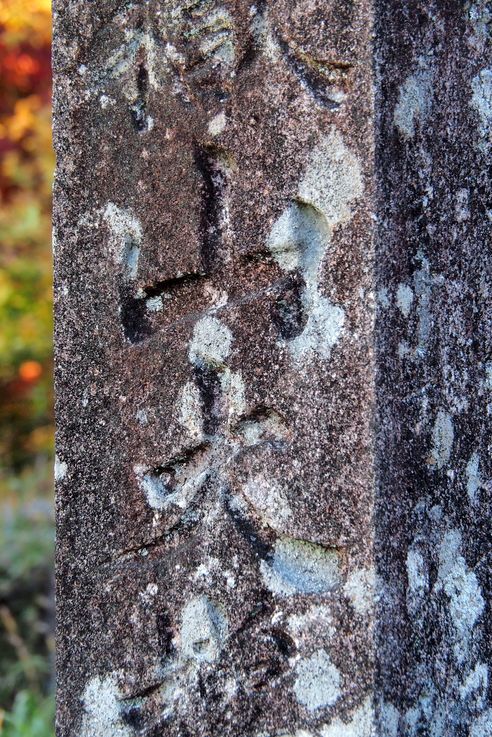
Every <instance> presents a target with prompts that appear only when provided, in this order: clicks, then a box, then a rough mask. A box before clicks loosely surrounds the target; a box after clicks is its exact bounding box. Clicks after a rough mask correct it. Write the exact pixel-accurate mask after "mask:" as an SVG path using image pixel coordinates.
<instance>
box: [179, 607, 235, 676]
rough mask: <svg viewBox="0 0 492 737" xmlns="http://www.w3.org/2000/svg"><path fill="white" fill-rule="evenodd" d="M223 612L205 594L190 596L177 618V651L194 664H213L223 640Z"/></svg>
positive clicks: (225, 627) (225, 636)
mask: <svg viewBox="0 0 492 737" xmlns="http://www.w3.org/2000/svg"><path fill="white" fill-rule="evenodd" d="M227 633H228V624H227V620H226V617H225V614H224V613H223V612H222V611H220V609H219V607H218V605H217V604H214V603H212V602H211V601H210V600H209V599H208V598H207V597H206V596H198V597H196V598H194V599H192V600H191V601H190V602H188V604H187V605H186V606H185V608H184V609H183V614H182V619H181V650H182V653H183V656H184V657H185V658H186V659H189V660H194V661H196V662H198V663H213V662H215V661H216V660H217V659H218V658H219V656H220V653H221V650H222V648H223V645H224V643H225V641H226V639H227Z"/></svg>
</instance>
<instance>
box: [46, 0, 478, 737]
mask: <svg viewBox="0 0 492 737" xmlns="http://www.w3.org/2000/svg"><path fill="white" fill-rule="evenodd" d="M375 5H376V7H374V4H373V3H369V2H364V1H363V0H360V1H354V0H342V1H341V2H338V3H334V2H331V0H330V2H327V1H326V0H323V1H322V0H279V1H278V2H265V1H264V0H260V1H259V2H257V3H256V5H253V4H251V3H246V2H243V0H236V1H235V2H232V0H224V1H223V2H217V1H216V0H175V1H173V2H167V3H166V2H162V0H146V1H142V2H139V3H136V2H135V3H123V2H121V1H119V0H101V1H100V2H98V3H83V2H81V0H55V54H54V66H55V146H56V150H57V155H58V166H57V177H56V185H55V216H54V219H55V266H56V268H55V282H56V284H55V291H56V344H57V358H56V364H57V369H56V373H57V418H58V419H57V424H58V437H57V462H56V469H55V475H56V478H57V505H58V576H57V578H58V684H59V698H58V737H75V736H77V737H116V736H117V737H133V736H134V735H145V737H160V736H161V735H162V736H166V737H167V736H168V735H169V737H192V736H193V737H195V735H196V736H202V737H219V736H220V737H339V736H340V735H344V736H347V737H374V736H375V735H377V737H379V735H389V736H390V737H397V736H399V735H415V736H416V735H423V734H429V735H434V734H435V735H436V737H437V736H438V735H441V734H442V735H443V736H444V735H446V737H447V736H448V735H456V736H458V735H461V734H463V732H460V731H459V730H460V729H461V727H462V726H463V725H467V726H469V725H471V724H472V721H473V720H475V721H474V722H473V723H474V724H475V725H478V727H476V729H475V727H473V729H475V732H470V735H471V737H482V735H486V734H487V733H486V732H485V731H483V730H485V729H486V727H483V729H482V727H481V726H480V725H481V724H482V722H480V719H482V720H483V719H486V715H485V717H484V716H483V713H482V712H483V709H484V708H485V703H486V700H485V699H486V693H485V692H486V685H487V665H486V661H487V652H486V646H485V645H484V644H483V643H484V642H486V639H483V640H480V638H479V628H480V627H481V626H482V625H483V627H485V624H484V622H485V616H484V615H485V608H486V603H485V602H486V592H485V587H486V584H487V581H486V573H487V563H488V562H489V561H490V558H489V557H488V556H489V552H488V551H487V550H486V549H485V542H486V538H485V536H484V535H485V533H484V530H485V522H484V519H485V518H484V513H483V508H484V503H485V494H486V492H487V484H486V478H487V476H486V462H487V458H486V456H485V451H486V447H487V442H488V436H487V432H486V428H485V423H484V422H483V417H484V416H485V409H484V408H485V407H486V393H487V391H489V392H490V388H491V387H492V379H491V376H492V368H491V365H492V364H491V365H488V364H487V363H486V356H487V350H486V347H485V341H486V340H489V338H488V335H487V333H486V322H485V316H484V315H483V314H481V313H480V300H483V299H484V294H485V291H486V289H487V284H488V283H487V274H486V272H485V265H484V254H483V251H484V248H483V244H484V240H483V238H484V229H485V221H486V216H485V214H486V212H487V207H489V208H490V201H487V199H486V197H487V194H486V188H487V186H488V181H487V180H486V178H485V174H484V173H483V172H484V171H485V160H486V156H487V152H488V147H489V143H490V133H491V131H492V119H491V116H490V109H491V106H490V100H491V94H492V82H491V79H492V76H491V75H492V72H488V71H487V70H486V69H485V70H484V69H482V67H481V64H482V63H483V62H482V61H481V62H479V61H475V62H474V61H472V60H473V59H475V60H479V59H480V58H481V57H482V56H483V53H484V50H485V46H486V43H487V31H488V26H487V23H488V21H489V16H488V15H487V13H488V11H487V8H486V4H485V3H482V5H483V7H482V6H481V5H480V2H478V3H476V4H474V5H470V6H467V7H466V8H464V7H463V8H455V9H450V8H449V7H448V5H449V4H448V3H444V2H443V1H441V2H435V3H434V5H432V3H431V4H429V3H426V4H425V5H422V6H421V5H420V4H419V3H417V2H414V3H413V2H412V3H410V4H409V3H402V2H397V1H396V0H395V1H394V2H389V3H377V4H375ZM434 6H435V7H434ZM465 59H469V61H467V62H466V64H464V60H465ZM373 69H376V74H375V73H374V72H373ZM374 100H375V101H376V106H375V104H374ZM464 127H466V136H465V140H463V128H464ZM460 172H461V173H460ZM457 173H458V174H457ZM481 173H482V174H481ZM480 175H481V176H482V179H480ZM376 295H377V297H378V308H377V310H376V308H375V297H376ZM479 361H481V362H482V363H480V364H479V363H478V362H479ZM489 384H490V386H489ZM478 387H480V389H479V388H478ZM479 392H481V394H480V393H479ZM478 402H481V406H480V407H478V406H477V403H478ZM468 438H469V440H468ZM472 446H473V447H472ZM480 540H481V541H482V542H481V543H480V542H478V541H480ZM474 541H476V542H475V544H474ZM376 574H377V575H376ZM375 582H377V585H375ZM464 612H466V616H465V615H464ZM483 637H484V638H486V633H484V635H483ZM481 643H482V644H481ZM480 710H482V711H480ZM439 720H441V721H439ZM441 722H442V725H443V726H442V730H441V732H439V731H432V730H439V729H440V726H439V725H440V724H441ZM484 724H486V722H484ZM429 725H430V726H429ZM436 725H437V726H436ZM480 729H482V732H480V731H479V730H480ZM419 730H420V731H419ZM422 730H423V731H422ZM426 730H427V731H426ZM453 730H454V731H453ZM477 730H478V731H477Z"/></svg>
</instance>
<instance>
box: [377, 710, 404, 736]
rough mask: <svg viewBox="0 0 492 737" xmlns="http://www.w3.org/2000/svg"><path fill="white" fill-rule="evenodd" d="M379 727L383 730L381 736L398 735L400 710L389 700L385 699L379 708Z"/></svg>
mask: <svg viewBox="0 0 492 737" xmlns="http://www.w3.org/2000/svg"><path fill="white" fill-rule="evenodd" d="M378 721H379V725H378V726H379V727H380V730H381V735H380V737H398V735H399V731H398V728H399V723H400V712H399V711H398V709H397V708H396V706H394V705H393V704H391V703H390V702H389V701H383V703H382V704H381V706H380V708H379V720H378Z"/></svg>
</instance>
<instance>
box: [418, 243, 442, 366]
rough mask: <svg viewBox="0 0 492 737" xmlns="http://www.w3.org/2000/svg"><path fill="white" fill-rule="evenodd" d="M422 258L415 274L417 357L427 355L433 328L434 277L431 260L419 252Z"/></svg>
mask: <svg viewBox="0 0 492 737" xmlns="http://www.w3.org/2000/svg"><path fill="white" fill-rule="evenodd" d="M417 258H418V259H419V260H420V264H421V266H420V269H417V271H416V272H415V274H414V277H413V281H414V292H415V294H416V295H417V317H418V326H417V347H416V350H415V355H416V357H417V358H422V357H424V356H425V353H426V350H427V345H428V342H429V338H430V334H431V328H432V313H431V297H432V287H433V286H434V282H435V281H438V280H437V279H434V278H433V277H432V274H431V269H430V263H429V260H428V259H427V258H426V257H425V256H424V255H423V254H422V253H421V252H419V253H417Z"/></svg>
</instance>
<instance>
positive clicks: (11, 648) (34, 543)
mask: <svg viewBox="0 0 492 737" xmlns="http://www.w3.org/2000/svg"><path fill="white" fill-rule="evenodd" d="M50 484H51V464H48V463H43V464H39V467H37V468H34V469H32V468H31V469H26V470H25V471H24V472H23V473H22V474H20V475H18V476H16V477H14V476H8V477H7V478H5V479H3V480H1V479H0V494H1V496H2V499H3V503H2V508H3V513H2V517H1V519H0V704H2V705H5V706H9V705H11V704H12V703H13V701H14V696H15V694H16V693H17V692H19V691H21V690H24V689H26V688H27V687H29V689H30V690H31V692H32V693H33V694H38V695H39V694H41V693H43V691H45V690H46V686H47V684H48V682H49V673H50V667H51V662H50V661H51V658H52V655H53V649H54V647H53V611H52V609H53V603H52V601H53V599H52V595H51V594H52V581H51V579H52V566H53V543H54V522H53V512H52V506H51V503H50V502H49V497H47V496H46V495H45V498H43V490H46V489H48V488H49V487H50Z"/></svg>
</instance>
